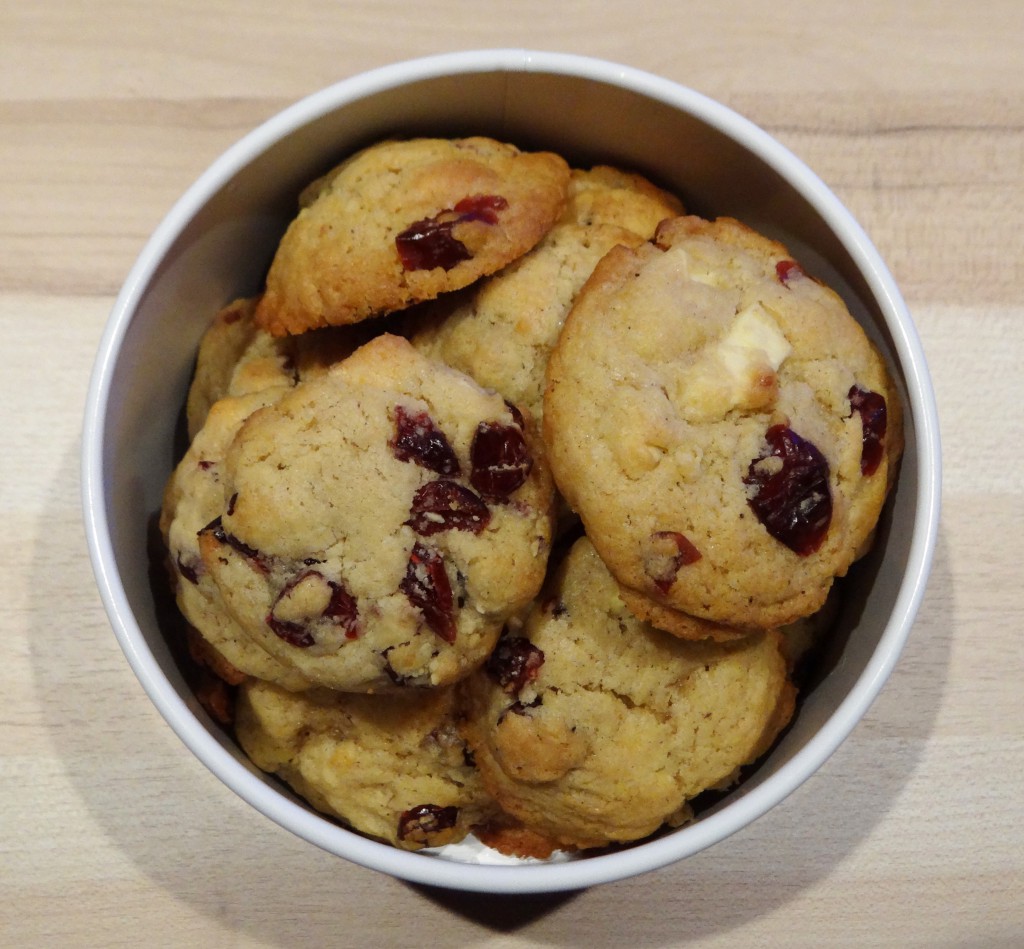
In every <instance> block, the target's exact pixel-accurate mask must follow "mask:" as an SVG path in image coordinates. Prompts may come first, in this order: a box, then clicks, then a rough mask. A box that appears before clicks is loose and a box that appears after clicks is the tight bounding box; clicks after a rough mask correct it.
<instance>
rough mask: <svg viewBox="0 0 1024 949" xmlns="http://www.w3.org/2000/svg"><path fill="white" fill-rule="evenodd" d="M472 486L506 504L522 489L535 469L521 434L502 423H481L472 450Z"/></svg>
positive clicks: (489, 498) (470, 477) (514, 428)
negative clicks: (516, 491) (509, 498)
mask: <svg viewBox="0 0 1024 949" xmlns="http://www.w3.org/2000/svg"><path fill="white" fill-rule="evenodd" d="M469 460H470V464H471V465H472V469H473V470H472V471H471V472H470V475H469V482H470V484H472V485H473V487H474V488H476V489H477V491H479V492H480V493H481V494H482V495H483V496H484V497H485V498H487V499H488V500H491V501H499V500H505V499H506V498H508V496H509V495H510V494H511V493H512V492H513V491H515V490H516V489H517V488H519V487H521V486H522V485H523V484H524V483H525V482H526V479H527V477H528V476H529V474H530V469H531V468H532V467H533V458H531V457H530V449H529V448H528V447H527V445H526V439H525V438H524V437H523V433H522V430H521V429H520V428H519V427H517V426H514V425H503V424H502V423H501V422H481V423H480V424H479V425H478V426H477V429H476V434H475V435H474V436H473V444H472V445H471V446H470V449H469Z"/></svg>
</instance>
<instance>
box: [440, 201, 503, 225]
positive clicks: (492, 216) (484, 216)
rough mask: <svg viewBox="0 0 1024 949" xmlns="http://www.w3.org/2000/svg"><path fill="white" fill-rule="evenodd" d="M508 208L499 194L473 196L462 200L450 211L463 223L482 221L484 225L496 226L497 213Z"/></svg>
mask: <svg viewBox="0 0 1024 949" xmlns="http://www.w3.org/2000/svg"><path fill="white" fill-rule="evenodd" d="M507 207H508V201H506V200H505V199H504V198H503V197H502V196H501V195H500V194H474V195H472V196H471V197H468V198H463V199H462V200H461V201H459V202H458V203H457V204H456V205H455V207H454V208H453V209H452V210H453V211H455V213H456V214H458V215H459V217H460V219H461V220H463V221H483V222H484V224H497V223H498V212H499V211H504V210H505V208H507Z"/></svg>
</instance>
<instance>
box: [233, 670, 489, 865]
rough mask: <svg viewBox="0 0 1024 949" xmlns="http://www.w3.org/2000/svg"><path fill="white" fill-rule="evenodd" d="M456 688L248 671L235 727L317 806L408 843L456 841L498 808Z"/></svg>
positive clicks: (244, 742) (268, 765)
mask: <svg viewBox="0 0 1024 949" xmlns="http://www.w3.org/2000/svg"><path fill="white" fill-rule="evenodd" d="M456 716H457V709H456V707H455V705H454V702H453V695H452V689H450V688H447V689H431V690H418V691H416V692H407V693H404V694H401V695H355V694H352V693H341V692H332V691H330V690H327V689H314V690H311V691H309V692H303V693H301V694H296V693H291V692H287V691H285V690H283V689H280V688H277V687H275V686H273V685H270V684H268V683H265V682H258V681H249V682H246V683H244V684H243V685H242V686H241V688H240V690H239V697H238V701H237V704H236V720H235V731H236V734H237V736H238V740H239V743H240V744H241V746H242V748H243V749H244V750H245V752H246V754H248V755H249V757H250V758H251V759H252V761H253V763H254V764H256V765H257V767H259V768H262V769H263V770H264V771H268V772H271V773H273V774H276V775H278V776H279V777H280V778H281V779H282V780H284V781H285V782H286V783H287V784H288V785H290V786H291V788H292V789H293V790H294V791H296V792H297V793H298V794H299V795H301V796H302V797H303V798H305V799H306V800H307V801H308V802H309V803H310V804H312V805H313V806H314V807H315V808H317V809H318V810H320V811H322V812H324V813H326V814H330V815H332V816H334V817H337V818H339V819H340V820H341V821H343V822H344V823H346V824H348V825H349V826H351V827H353V828H354V829H355V830H357V831H360V832H362V833H364V834H368V835H370V836H373V837H377V838H379V839H381V840H385V841H387V842H388V843H391V844H393V845H395V846H396V847H400V848H402V849H404V850H418V849H420V848H422V847H438V846H443V845H445V844H450V843H456V842H458V841H459V840H461V839H462V838H463V837H465V836H466V834H467V833H469V832H470V831H471V830H472V829H473V827H474V826H475V825H476V824H478V823H480V822H481V821H483V820H484V819H485V818H487V817H489V816H490V815H491V813H492V812H493V811H494V810H495V807H494V804H493V802H492V801H491V800H490V798H489V797H488V795H487V794H486V792H485V791H484V789H483V786H482V784H481V782H480V778H479V775H478V774H477V772H476V770H475V768H474V767H473V765H472V764H471V763H470V758H469V755H468V754H467V750H466V746H465V744H464V742H463V739H462V738H461V736H460V735H459V731H458V729H457V727H456V722H455V719H456Z"/></svg>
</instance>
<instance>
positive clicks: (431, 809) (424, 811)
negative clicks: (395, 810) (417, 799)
mask: <svg viewBox="0 0 1024 949" xmlns="http://www.w3.org/2000/svg"><path fill="white" fill-rule="evenodd" d="M458 819H459V809H458V808H457V807H439V806H438V805H437V804H418V805H417V806H416V807H411V808H409V810H407V811H403V812H402V814H401V816H399V818H398V839H399V840H412V841H414V842H416V843H421V844H424V843H427V842H428V838H429V837H430V835H431V834H436V833H437V832H438V831H441V830H448V829H449V828H451V827H454V826H455V823H456V821H458Z"/></svg>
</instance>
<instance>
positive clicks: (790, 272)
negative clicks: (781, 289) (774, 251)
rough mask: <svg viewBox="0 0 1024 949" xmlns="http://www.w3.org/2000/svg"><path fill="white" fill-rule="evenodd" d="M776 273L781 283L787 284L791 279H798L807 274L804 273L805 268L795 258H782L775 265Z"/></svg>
mask: <svg viewBox="0 0 1024 949" xmlns="http://www.w3.org/2000/svg"><path fill="white" fill-rule="evenodd" d="M775 275H776V276H777V277H778V278H779V282H780V283H783V284H787V285H788V284H789V282H790V280H796V279H798V278H800V277H805V276H807V275H806V274H805V273H804V268H803V267H801V266H800V265H799V264H798V263H797V262H796V261H795V260H780V261H779V262H778V263H777V264H776V265H775Z"/></svg>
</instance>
